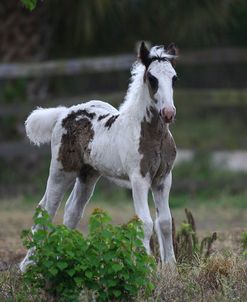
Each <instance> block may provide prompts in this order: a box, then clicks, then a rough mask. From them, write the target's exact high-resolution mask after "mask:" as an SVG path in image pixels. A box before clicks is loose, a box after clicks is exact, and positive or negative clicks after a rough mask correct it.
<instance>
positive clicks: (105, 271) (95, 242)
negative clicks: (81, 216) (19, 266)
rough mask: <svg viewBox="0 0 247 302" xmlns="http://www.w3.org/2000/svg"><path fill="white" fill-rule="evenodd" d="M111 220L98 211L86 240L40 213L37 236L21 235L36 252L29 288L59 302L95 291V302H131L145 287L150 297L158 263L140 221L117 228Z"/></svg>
mask: <svg viewBox="0 0 247 302" xmlns="http://www.w3.org/2000/svg"><path fill="white" fill-rule="evenodd" d="M110 220H111V219H110V217H109V216H108V215H107V214H106V213H105V212H103V211H102V210H100V209H96V210H95V211H94V212H93V213H92V215H91V217H90V222H89V234H88V236H87V237H83V235H82V234H81V233H80V232H78V231H77V230H71V229H69V228H67V227H66V226H64V225H57V226H55V225H54V224H52V223H51V222H50V218H49V215H48V214H47V212H46V211H44V210H43V209H41V208H37V210H36V212H35V215H34V223H35V225H36V227H37V231H36V232H34V233H32V231H24V232H23V243H24V245H25V246H26V247H27V248H28V249H32V248H33V249H35V252H34V253H33V255H32V256H31V258H30V259H31V260H33V261H34V263H35V264H34V265H30V266H29V267H28V269H27V272H26V273H25V275H24V281H25V283H26V284H27V285H31V286H32V288H33V289H34V290H36V291H37V290H40V289H42V290H43V291H45V292H46V293H47V294H49V295H50V296H51V297H52V298H53V299H54V298H57V299H59V301H68V300H69V301H77V300H78V297H79V294H80V292H81V291H82V290H89V291H91V292H92V293H93V296H94V297H97V301H113V300H114V301H122V300H123V299H124V300H125V301H126V300H127V301H131V300H132V299H134V297H135V296H136V295H137V293H138V291H139V290H140V289H141V288H144V289H145V291H146V294H147V295H148V294H150V292H151V290H152V288H153V285H152V283H151V282H150V281H149V275H150V273H151V272H152V270H153V269H154V265H155V262H154V259H153V258H152V257H150V256H148V255H147V253H146V251H145V249H144V247H143V245H142V238H143V236H144V234H143V228H142V223H141V221H140V220H139V219H138V218H134V219H132V220H131V221H130V222H129V223H128V224H126V225H119V226H113V225H111V224H110V223H109V222H110Z"/></svg>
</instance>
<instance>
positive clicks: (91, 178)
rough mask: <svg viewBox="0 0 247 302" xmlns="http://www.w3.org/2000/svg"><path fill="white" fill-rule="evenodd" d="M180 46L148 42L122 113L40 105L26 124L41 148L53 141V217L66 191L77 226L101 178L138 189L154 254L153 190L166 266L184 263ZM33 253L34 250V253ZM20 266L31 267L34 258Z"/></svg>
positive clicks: (49, 203) (91, 105)
mask: <svg viewBox="0 0 247 302" xmlns="http://www.w3.org/2000/svg"><path fill="white" fill-rule="evenodd" d="M176 57H177V49H176V47H175V45H174V43H172V44H170V45H169V46H168V47H167V48H165V46H163V45H162V46H154V47H152V48H151V49H148V48H147V46H146V45H145V43H144V42H142V43H141V45H140V47H139V56H138V58H137V61H136V62H135V63H134V65H133V67H132V72H131V74H132V77H131V81H130V84H129V88H128V90H127V94H126V97H125V99H124V102H123V103H122V105H120V108H119V110H117V109H116V108H114V107H113V106H111V105H110V104H108V103H106V102H103V101H100V100H92V101H88V102H86V103H81V104H79V105H74V106H72V107H69V108H67V107H56V108H37V109H36V110H34V111H33V112H32V113H31V114H30V115H29V116H28V118H27V120H26V122H25V127H26V133H27V136H28V138H29V139H30V140H31V142H33V143H34V144H36V145H38V146H39V145H40V144H42V143H48V142H51V163H50V169H49V177H48V180H47V185H46V191H45V194H44V196H43V198H42V200H41V201H40V203H39V206H41V207H42V208H44V209H45V210H46V211H47V212H48V214H49V215H50V217H51V219H52V218H53V217H54V215H55V213H56V210H57V209H58V207H59V204H60V202H61V200H62V199H63V196H64V194H65V193H66V191H67V190H68V189H69V188H70V187H71V186H72V185H73V184H74V187H73V190H72V192H71V194H70V196H69V198H68V200H67V202H66V205H65V210H64V220H63V223H64V224H65V225H66V226H68V227H69V228H76V226H77V225H78V223H79V220H80V218H81V217H82V215H83V211H84V209H85V206H86V204H87V202H88V201H89V200H90V198H91V196H92V194H93V191H94V188H95V185H96V183H97V181H98V179H99V178H100V177H101V176H104V177H107V178H109V179H110V180H111V181H113V182H115V183H116V184H118V185H121V186H126V187H130V188H131V189H132V196H133V201H134V209H135V213H136V215H137V216H138V217H139V219H140V220H141V221H142V222H143V229H144V239H143V245H144V247H145V248H146V251H147V253H150V237H151V235H152V233H153V220H152V218H151V215H150V211H149V206H148V192H149V190H150V189H151V190H152V195H153V199H154V203H155V208H156V220H155V231H156V233H157V237H158V242H159V250H160V259H161V262H162V263H171V264H174V263H175V262H176V259H175V255H174V250H173V243H172V221H171V213H170V208H169V192H170V187H171V184H172V167H173V163H174V160H175V157H176V145H175V142H174V139H173V137H172V134H171V132H170V130H169V124H170V123H171V122H173V120H174V118H175V114H176V108H175V106H174V102H173V87H174V84H175V81H176V80H177V74H176V71H175V69H174V62H175V59H176ZM29 252H30V251H29ZM29 252H28V253H27V255H26V257H25V258H24V260H23V261H22V263H21V265H20V269H21V270H22V271H25V268H26V266H27V265H28V264H29V262H30V261H29V255H30V253H29Z"/></svg>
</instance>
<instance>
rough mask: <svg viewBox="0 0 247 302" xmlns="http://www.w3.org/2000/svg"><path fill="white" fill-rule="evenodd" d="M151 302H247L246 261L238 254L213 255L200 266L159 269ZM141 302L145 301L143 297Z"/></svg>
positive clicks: (140, 299) (154, 278)
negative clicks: (175, 269)
mask: <svg viewBox="0 0 247 302" xmlns="http://www.w3.org/2000/svg"><path fill="white" fill-rule="evenodd" d="M153 280H154V284H155V290H154V292H153V295H152V298H150V300H148V301H150V302H151V301H157V302H158V301H167V302H168V301H169V302H170V301H171V302H172V301H190V302H198V301H212V302H213V301H215V302H216V301H246V297H247V262H246V261H244V260H243V259H242V258H241V257H237V256H236V255H231V256H224V255H222V254H214V255H212V256H211V257H210V258H209V259H208V260H207V261H206V262H204V261H203V262H200V263H198V265H186V264H183V265H178V271H172V270H171V269H170V268H169V267H164V268H162V269H159V270H158V272H157V274H156V275H155V276H153ZM138 301H146V300H145V298H144V297H142V296H140V297H139V300H138Z"/></svg>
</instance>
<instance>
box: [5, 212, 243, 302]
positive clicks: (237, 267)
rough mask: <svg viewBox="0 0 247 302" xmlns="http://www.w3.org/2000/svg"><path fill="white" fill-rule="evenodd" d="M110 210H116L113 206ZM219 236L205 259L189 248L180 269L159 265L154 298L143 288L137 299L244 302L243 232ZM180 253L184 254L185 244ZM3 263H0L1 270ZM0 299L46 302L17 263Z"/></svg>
mask: <svg viewBox="0 0 247 302" xmlns="http://www.w3.org/2000/svg"><path fill="white" fill-rule="evenodd" d="M109 209H111V211H112V210H113V208H112V207H110V208H109ZM115 210H116V209H115ZM125 210H126V209H125ZM29 211H30V210H29ZM13 213H14V212H13ZM60 214H61V213H59V216H60ZM187 217H188V216H187ZM196 218H197V219H196V220H197V221H198V220H200V218H199V217H197V216H196ZM60 219H61V217H58V221H59V220H60ZM189 219H190V218H189ZM218 219H220V218H218ZM188 221H189V220H188ZM193 224H194V223H193ZM11 227H13V226H12V225H11ZM15 227H17V226H15ZM193 229H194V231H195V234H196V242H198V243H199V245H200V241H201V240H202V239H203V238H205V235H203V236H202V235H200V236H199V235H198V234H199V233H197V230H198V227H197V228H195V227H194V228H193ZM203 233H204V234H205V232H203ZM179 234H181V231H178V232H177V236H180V235H179ZM193 236H194V235H193V233H192V237H193ZM217 236H218V239H217V241H216V242H215V243H213V247H212V248H210V253H211V255H210V256H208V257H206V258H205V257H202V256H200V254H197V253H196V252H193V254H191V253H192V250H191V249H189V250H188V251H189V254H190V255H191V256H192V257H189V258H186V257H185V258H180V257H178V259H180V261H179V263H178V265H177V270H174V269H171V267H169V266H163V267H160V266H158V268H157V271H156V272H155V273H154V274H153V275H152V276H150V277H151V279H152V281H153V283H154V290H153V292H152V295H151V297H150V298H149V299H148V300H147V298H146V297H145V295H144V291H142V290H141V291H140V292H139V294H138V298H137V299H136V300H135V301H137V302H141V301H143V302H144V301H150V302H151V301H167V302H168V301H191V302H194V301H195V302H196V301H212V302H213V301H215V302H216V301H245V299H246V296H247V286H246V285H247V258H246V257H244V255H243V254H242V253H243V249H242V246H241V244H242V242H243V241H241V238H242V236H243V231H240V230H238V231H236V230H235V231H233V230H228V231H226V230H225V232H224V234H221V233H218V235H217ZM184 238H186V236H185V237H184ZM181 242H182V241H181ZM181 242H180V243H181ZM182 244H183V242H182ZM178 252H179V253H180V254H181V252H182V254H183V253H184V250H183V248H182V246H180V251H178ZM8 263H10V261H9V262H8ZM1 265H2V263H1V262H0V269H1ZM89 297H91V293H88V292H83V293H82V295H81V298H80V301H81V302H87V301H91V300H90V298H89ZM0 301H1V302H10V301H16V302H26V301H30V302H32V301H37V302H43V301H46V297H45V296H44V295H43V293H42V292H41V293H38V296H37V295H33V293H32V288H30V287H28V286H25V285H24V283H23V276H22V275H21V274H20V272H19V271H18V268H17V266H16V265H9V266H8V265H6V266H5V268H4V271H2V272H1V271H0Z"/></svg>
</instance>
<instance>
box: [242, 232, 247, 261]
mask: <svg viewBox="0 0 247 302" xmlns="http://www.w3.org/2000/svg"><path fill="white" fill-rule="evenodd" d="M241 244H242V250H243V255H244V257H246V258H247V231H245V232H243V233H242V236H241Z"/></svg>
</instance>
